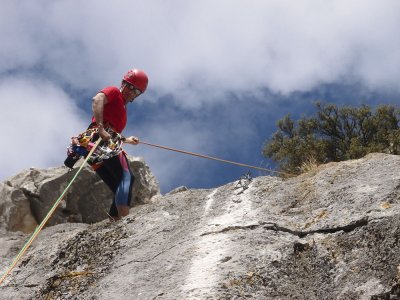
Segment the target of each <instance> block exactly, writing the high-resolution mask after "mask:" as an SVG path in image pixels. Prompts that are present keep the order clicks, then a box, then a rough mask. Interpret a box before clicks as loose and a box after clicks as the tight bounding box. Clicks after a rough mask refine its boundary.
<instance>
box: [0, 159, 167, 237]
mask: <svg viewBox="0 0 400 300" xmlns="http://www.w3.org/2000/svg"><path fill="white" fill-rule="evenodd" d="M129 164H130V166H131V168H132V171H133V173H134V175H135V183H134V186H133V190H132V193H133V194H132V195H133V198H132V206H134V205H139V204H144V203H147V202H149V201H150V199H151V198H152V197H153V196H155V195H157V194H159V193H160V189H159V185H158V182H157V180H156V178H155V177H154V175H153V174H152V173H151V171H150V170H149V167H148V166H147V165H146V163H145V162H144V160H143V159H141V158H133V157H129ZM77 170H78V168H75V169H74V170H72V171H70V170H69V169H68V168H66V167H58V168H49V169H36V168H31V169H29V170H25V171H23V172H21V173H19V174H18V175H16V176H14V177H13V178H11V179H9V180H7V181H6V182H5V183H4V184H1V185H0V218H1V220H3V221H4V222H2V225H1V226H3V227H5V228H6V229H7V230H11V231H17V230H19V231H22V232H32V231H33V230H34V229H35V227H36V226H37V224H38V223H40V222H41V220H43V219H44V217H45V216H46V215H47V213H48V212H49V210H50V209H51V208H52V206H53V204H54V203H55V202H56V200H57V199H58V198H59V197H60V195H61V194H62V192H63V191H64V189H65V188H66V187H67V186H68V184H69V182H70V181H71V179H72V178H73V177H74V175H75V173H76V172H77ZM112 198H113V194H112V192H111V191H110V189H109V188H108V187H107V186H106V185H105V184H104V183H103V181H102V180H101V179H100V177H98V176H97V175H96V174H95V172H94V171H93V170H92V169H91V168H90V167H89V166H85V167H84V168H83V169H82V171H81V173H80V174H79V175H78V176H77V178H76V180H75V181H74V182H73V183H72V185H71V187H70V189H69V190H68V192H67V193H66V194H65V197H64V199H63V201H62V202H61V203H60V205H59V207H58V209H57V210H56V211H55V213H54V214H53V216H52V217H51V219H50V220H49V222H48V225H55V224H60V223H65V222H84V223H95V222H98V221H101V220H104V219H106V218H107V217H108V215H107V214H108V211H109V207H110V205H111V202H112Z"/></svg>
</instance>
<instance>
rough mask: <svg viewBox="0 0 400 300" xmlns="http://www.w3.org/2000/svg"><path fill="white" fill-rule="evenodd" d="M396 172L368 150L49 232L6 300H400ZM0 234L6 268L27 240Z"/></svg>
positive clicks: (395, 161)
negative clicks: (292, 174) (295, 172)
mask: <svg viewBox="0 0 400 300" xmlns="http://www.w3.org/2000/svg"><path fill="white" fill-rule="evenodd" d="M399 170H400V157H399V156H393V155H387V154H370V155H368V156H366V157H365V158H363V159H359V160H353V161H346V162H340V163H330V164H327V165H323V166H320V167H319V168H317V169H315V170H313V171H311V172H309V173H306V174H303V175H301V176H298V177H296V178H291V179H287V180H284V179H280V178H277V177H269V176H265V177H257V178H254V179H253V180H252V181H251V182H250V183H249V185H246V186H245V187H244V186H243V185H238V182H232V183H229V184H227V185H224V186H221V187H217V188H214V189H208V190H192V189H181V190H178V191H175V192H174V193H170V194H167V195H165V196H160V195H156V196H154V197H152V198H151V200H150V201H148V204H146V205H140V206H136V207H135V208H134V209H132V213H131V214H130V215H129V216H128V217H127V218H125V219H124V220H122V221H120V222H116V223H109V222H108V221H102V222H98V223H95V224H91V225H90V224H77V223H74V224H69V223H66V224H59V225H56V226H52V227H49V228H46V229H45V230H44V231H43V232H42V233H41V234H40V236H39V237H38V239H37V240H36V241H35V242H34V244H33V246H32V248H31V249H30V251H28V253H27V254H26V255H25V256H24V257H23V259H22V261H21V263H20V264H19V265H18V267H16V268H15V269H14V271H13V272H12V274H11V275H10V276H9V277H8V278H7V279H6V281H5V282H4V283H3V286H2V287H1V289H0V298H1V299H246V298H249V299H343V300H345V299H346V300H347V299H375V300H377V299H400V285H399V282H400V269H399V268H400V247H399V243H400V242H399V234H400V172H399ZM3 234H4V235H5V236H6V237H7V239H6V241H7V242H6V243H3V242H2V246H1V252H0V254H1V263H0V271H5V269H6V267H7V266H8V265H9V264H10V263H11V261H12V259H13V257H14V256H15V255H16V254H17V253H18V251H19V249H20V247H21V246H22V245H23V243H24V242H25V240H26V238H27V235H25V234H23V233H20V232H19V233H18V232H6V231H4V230H3ZM3 245H5V246H3Z"/></svg>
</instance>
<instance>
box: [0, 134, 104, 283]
mask: <svg viewBox="0 0 400 300" xmlns="http://www.w3.org/2000/svg"><path fill="white" fill-rule="evenodd" d="M101 141H102V140H101V138H98V139H97V141H96V143H95V144H93V145H92V148H91V150H90V151H89V153H88V154H87V156H86V159H85V161H84V163H83V164H82V165H81V166H80V168H79V169H78V171H77V172H76V173H75V175H74V177H73V178H72V179H71V181H70V182H69V183H68V185H67V187H66V188H65V190H64V191H63V192H62V194H61V196H60V197H59V198H58V199H57V201H56V202H55V203H54V205H53V207H52V208H51V209H50V211H49V212H48V213H47V215H46V217H45V218H44V219H43V221H42V222H41V223H40V225H39V226H38V227H36V229H35V231H34V232H33V234H32V236H31V237H30V238H29V240H28V241H27V242H26V244H25V245H24V247H23V248H22V249H21V251H20V252H19V253H18V255H17V256H16V257H15V258H14V260H13V262H12V264H11V265H10V267H9V268H8V269H7V271H6V272H5V273H4V275H3V276H2V277H1V278H0V285H1V284H2V283H3V281H4V280H5V279H6V277H7V276H8V275H9V274H10V273H11V271H12V270H13V269H14V267H15V266H16V265H17V263H18V262H19V260H20V259H21V257H22V256H23V255H24V253H25V252H26V251H27V250H28V248H29V247H30V245H31V244H32V242H33V241H34V240H35V238H36V237H37V236H38V234H39V232H40V231H41V230H42V229H43V227H44V226H45V225H46V223H47V221H48V220H49V219H50V217H51V216H52V215H53V213H54V211H55V210H56V208H57V207H58V205H59V204H60V203H61V200H62V199H63V198H64V196H65V194H66V193H67V191H68V190H69V188H70V187H71V185H72V183H73V182H74V181H75V179H76V177H78V175H79V173H80V172H81V170H82V169H83V167H84V165H85V163H86V162H87V161H88V160H89V159H90V158H91V156H92V154H93V153H94V152H95V150H96V148H97V147H98V145H99V144H100V142H101Z"/></svg>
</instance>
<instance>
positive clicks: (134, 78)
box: [90, 69, 148, 220]
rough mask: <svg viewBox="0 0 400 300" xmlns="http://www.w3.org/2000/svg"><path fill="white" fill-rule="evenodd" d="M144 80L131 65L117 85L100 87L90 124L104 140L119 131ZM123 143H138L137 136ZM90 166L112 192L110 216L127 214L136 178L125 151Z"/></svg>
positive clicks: (144, 88) (126, 139)
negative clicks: (128, 106)
mask: <svg viewBox="0 0 400 300" xmlns="http://www.w3.org/2000/svg"><path fill="white" fill-rule="evenodd" d="M147 84H148V77H147V75H146V73H145V72H143V71H141V70H138V69H133V70H129V71H128V72H127V73H126V74H125V76H124V78H123V79H122V82H121V87H120V88H117V87H113V86H111V87H106V88H104V89H102V90H101V91H100V92H99V93H98V94H97V95H96V96H94V97H93V100H92V111H93V117H92V124H91V125H90V128H97V129H98V135H99V136H100V137H101V138H102V140H103V141H109V140H110V138H111V134H112V132H113V131H114V132H117V133H119V134H120V133H122V131H123V130H124V128H125V126H126V123H127V109H126V107H127V105H128V104H129V103H131V102H133V101H134V100H135V99H136V98H137V97H138V96H139V95H141V94H143V93H144V92H145V91H146V88H147ZM110 133H111V134H110ZM124 143H128V144H133V145H137V144H138V143H139V139H138V138H137V137H134V136H131V137H127V138H125V140H124ZM92 167H93V168H94V169H95V171H96V173H97V174H98V175H99V176H100V178H101V179H102V180H103V181H104V182H105V183H106V184H107V185H108V187H109V188H110V189H111V190H112V191H113V193H114V199H113V203H112V205H111V208H110V213H109V214H110V216H111V217H112V218H113V219H114V220H119V219H121V218H122V217H124V216H126V215H128V214H129V207H130V202H131V196H132V195H131V190H132V187H133V183H134V179H135V178H134V175H133V173H132V171H131V170H130V168H129V162H128V160H127V158H126V155H125V153H124V152H123V151H121V152H119V154H117V155H115V156H113V157H110V158H107V159H104V160H102V161H101V162H99V163H96V164H94V165H92Z"/></svg>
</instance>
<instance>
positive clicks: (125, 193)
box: [115, 153, 135, 217]
mask: <svg viewBox="0 0 400 300" xmlns="http://www.w3.org/2000/svg"><path fill="white" fill-rule="evenodd" d="M118 157H119V161H120V163H121V168H122V179H121V181H120V183H119V185H118V188H117V191H116V193H115V203H116V206H117V210H118V215H119V217H125V216H127V215H128V214H129V208H130V204H131V198H132V187H133V183H134V181H135V177H134V175H133V173H132V170H131V169H130V167H129V163H128V160H127V158H126V156H125V155H124V154H123V153H120V155H119V156H118Z"/></svg>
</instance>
